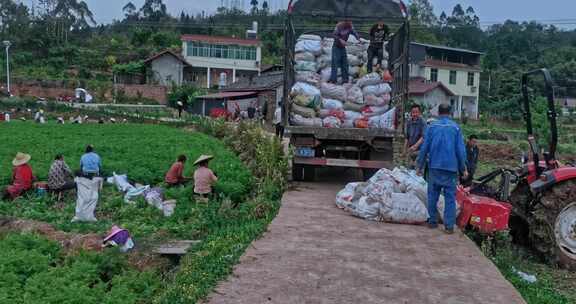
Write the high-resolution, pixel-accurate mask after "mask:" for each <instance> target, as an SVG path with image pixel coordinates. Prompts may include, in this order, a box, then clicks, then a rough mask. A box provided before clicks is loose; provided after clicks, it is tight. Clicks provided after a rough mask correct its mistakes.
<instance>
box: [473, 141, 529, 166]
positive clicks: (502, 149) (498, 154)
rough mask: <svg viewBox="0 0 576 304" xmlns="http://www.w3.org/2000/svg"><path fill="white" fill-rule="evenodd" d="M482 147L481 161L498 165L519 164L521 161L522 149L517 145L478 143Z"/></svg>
mask: <svg viewBox="0 0 576 304" xmlns="http://www.w3.org/2000/svg"><path fill="white" fill-rule="evenodd" d="M478 147H479V148H480V161H481V162H484V163H490V164H492V165H497V166H517V165H518V164H519V163H520V157H521V153H522V152H521V151H520V149H518V148H517V147H515V146H513V145H511V144H506V143H501V144H484V143H481V144H479V145H478Z"/></svg>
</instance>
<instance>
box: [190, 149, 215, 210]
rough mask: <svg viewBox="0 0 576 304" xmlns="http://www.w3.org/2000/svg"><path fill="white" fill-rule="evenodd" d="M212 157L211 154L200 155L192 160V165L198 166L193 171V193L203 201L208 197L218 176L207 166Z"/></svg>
mask: <svg viewBox="0 0 576 304" xmlns="http://www.w3.org/2000/svg"><path fill="white" fill-rule="evenodd" d="M213 158H214V157H213V156H211V155H202V156H200V157H199V158H198V160H196V162H194V165H195V166H198V168H197V169H196V171H194V194H195V195H197V196H199V197H200V199H201V200H203V201H206V200H207V199H208V198H209V196H210V195H211V194H212V186H213V185H214V183H216V182H217V181H218V177H216V175H215V174H214V172H212V170H210V169H209V168H208V163H209V162H210V160H212V159H213Z"/></svg>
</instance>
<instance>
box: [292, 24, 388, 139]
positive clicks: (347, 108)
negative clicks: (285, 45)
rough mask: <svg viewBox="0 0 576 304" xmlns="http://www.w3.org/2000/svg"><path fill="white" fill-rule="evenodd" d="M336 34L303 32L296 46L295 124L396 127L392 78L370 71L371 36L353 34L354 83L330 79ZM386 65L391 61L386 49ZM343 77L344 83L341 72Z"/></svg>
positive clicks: (350, 49) (349, 49) (351, 61)
mask: <svg viewBox="0 0 576 304" xmlns="http://www.w3.org/2000/svg"><path fill="white" fill-rule="evenodd" d="M333 44H334V39H333V38H321V37H320V36H317V35H302V36H300V37H299V38H298V41H297V43H296V46H295V52H296V53H295V56H294V58H295V61H296V63H295V66H294V69H295V72H296V76H295V81H296V83H295V84H294V86H293V87H292V90H291V94H290V97H291V101H292V102H291V108H290V117H291V122H292V124H293V125H296V126H314V127H325V128H373V129H390V130H394V128H395V124H394V119H395V116H396V113H395V109H394V108H393V107H391V106H390V100H391V93H392V88H391V86H390V83H391V82H392V80H393V79H392V77H391V75H390V73H389V72H388V71H387V70H385V71H384V72H383V73H382V75H381V74H380V73H370V74H366V72H365V70H366V63H367V51H368V46H369V45H370V42H369V41H368V40H364V39H360V40H356V39H355V38H354V37H350V39H349V41H348V45H347V46H346V50H347V53H348V63H349V74H350V79H351V80H352V82H351V83H348V84H344V85H336V84H331V83H328V80H329V79H330V75H331V73H332V67H331V66H332V45H333ZM384 53H385V54H384V58H385V60H384V61H383V62H382V66H383V67H387V65H388V63H387V62H388V61H387V60H388V54H387V52H386V51H384ZM338 78H339V79H338V81H339V82H341V80H342V79H341V71H340V70H339V74H338Z"/></svg>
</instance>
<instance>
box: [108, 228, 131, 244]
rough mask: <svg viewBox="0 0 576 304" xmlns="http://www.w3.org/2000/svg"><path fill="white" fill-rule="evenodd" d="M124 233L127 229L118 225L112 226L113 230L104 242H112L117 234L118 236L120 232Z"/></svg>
mask: <svg viewBox="0 0 576 304" xmlns="http://www.w3.org/2000/svg"><path fill="white" fill-rule="evenodd" d="M122 231H126V229H122V228H120V227H118V226H116V225H114V226H112V229H110V232H108V236H106V238H105V239H104V242H106V241H108V240H110V239H111V238H113V237H114V236H115V235H116V234H118V233H119V232H122Z"/></svg>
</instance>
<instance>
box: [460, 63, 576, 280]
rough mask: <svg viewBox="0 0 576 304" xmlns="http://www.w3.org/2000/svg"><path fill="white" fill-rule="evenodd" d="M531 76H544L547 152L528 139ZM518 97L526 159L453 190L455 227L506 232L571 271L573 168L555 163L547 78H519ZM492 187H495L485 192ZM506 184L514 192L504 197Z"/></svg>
mask: <svg viewBox="0 0 576 304" xmlns="http://www.w3.org/2000/svg"><path fill="white" fill-rule="evenodd" d="M535 75H542V76H544V81H545V92H546V98H547V103H548V112H547V117H548V121H549V123H550V132H551V134H550V135H551V136H550V141H549V147H548V151H544V150H543V149H542V150H541V149H540V148H539V147H538V144H537V141H536V139H535V136H534V130H533V124H532V114H531V111H530V102H531V100H530V94H529V86H528V84H529V83H528V81H529V78H530V77H531V76H535ZM522 95H523V98H522V103H523V104H521V106H522V110H523V114H524V119H525V121H526V129H527V135H528V143H529V145H530V151H529V155H528V157H523V161H522V166H521V167H520V168H518V169H516V170H509V169H499V170H496V171H494V172H492V173H490V174H488V175H486V176H483V177H480V178H479V179H478V180H476V181H475V182H474V185H473V186H471V187H470V188H463V187H461V188H459V189H458V193H457V200H458V202H459V203H460V204H461V206H462V212H461V214H460V217H459V219H458V224H459V226H460V227H462V228H464V227H466V226H469V225H470V226H473V227H475V228H476V229H478V230H480V231H481V232H486V233H492V232H495V231H499V230H505V229H508V226H511V228H512V230H511V234H512V235H513V236H514V237H521V236H522V235H524V236H527V238H526V240H527V241H528V243H529V245H530V246H532V247H533V248H534V249H535V250H536V251H537V252H538V253H539V254H541V255H542V256H543V257H544V258H546V259H547V260H549V261H553V262H556V263H559V264H561V265H562V266H564V267H567V268H570V269H576V167H574V166H573V165H562V164H561V163H560V162H559V161H558V160H557V159H556V147H557V143H558V128H557V121H556V117H557V114H556V110H555V103H554V82H553V80H552V77H551V75H550V72H549V71H548V70H546V69H541V70H535V71H532V72H528V73H526V74H524V75H523V76H522ZM494 181H498V186H497V187H493V186H492V187H490V186H488V184H489V183H492V182H494ZM512 184H515V185H516V186H515V188H514V189H513V190H512V191H510V190H511V185H512ZM511 213H512V216H511V217H510V215H511ZM509 222H510V225H509Z"/></svg>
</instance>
